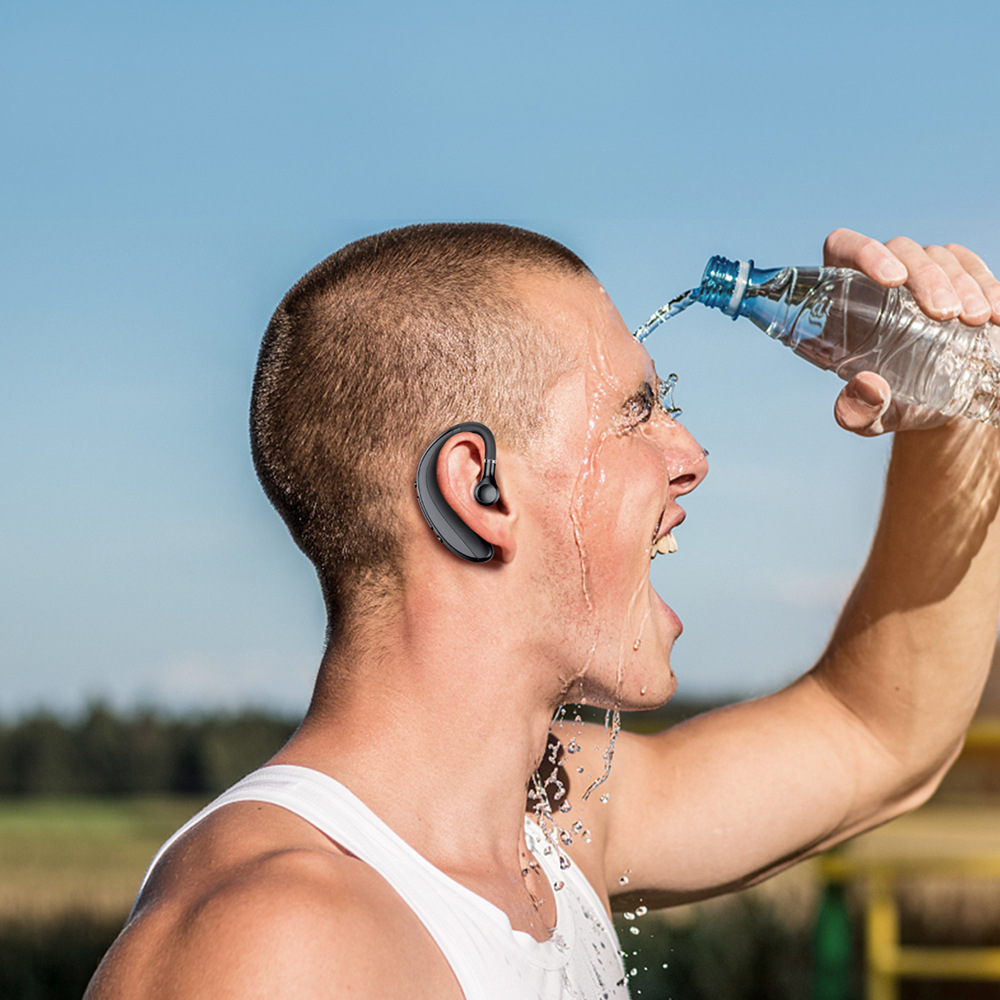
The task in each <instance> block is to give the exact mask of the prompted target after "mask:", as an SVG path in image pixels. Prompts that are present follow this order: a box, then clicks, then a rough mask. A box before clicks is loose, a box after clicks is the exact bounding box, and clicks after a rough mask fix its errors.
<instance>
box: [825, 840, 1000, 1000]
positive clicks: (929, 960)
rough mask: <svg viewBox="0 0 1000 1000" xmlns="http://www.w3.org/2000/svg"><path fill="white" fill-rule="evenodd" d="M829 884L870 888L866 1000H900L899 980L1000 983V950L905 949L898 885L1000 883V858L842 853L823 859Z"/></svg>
mask: <svg viewBox="0 0 1000 1000" xmlns="http://www.w3.org/2000/svg"><path fill="white" fill-rule="evenodd" d="M822 868H823V876H824V878H825V879H826V880H827V881H828V882H834V883H838V882H858V881H859V882H861V883H863V884H864V886H865V890H866V892H865V915H864V920H865V984H866V997H867V1000H897V997H898V993H899V980H900V979H901V978H904V977H905V978H914V979H968V980H976V981H983V982H1000V947H996V948H955V947H946V946H917V945H903V944H901V943H900V940H899V910H898V907H897V905H896V900H895V897H894V895H893V886H894V884H895V883H896V882H897V881H898V880H900V879H904V878H905V879H912V878H915V877H919V876H927V875H935V876H941V875H944V876H950V877H953V878H991V879H1000V856H997V855H991V856H987V857H964V858H946V857H941V858H897V859H892V860H889V859H885V858H879V859H877V860H876V859H869V858H852V857H851V856H850V855H849V854H845V853H842V852H839V851H834V852H831V853H830V854H827V855H825V856H824V858H823V859H822Z"/></svg>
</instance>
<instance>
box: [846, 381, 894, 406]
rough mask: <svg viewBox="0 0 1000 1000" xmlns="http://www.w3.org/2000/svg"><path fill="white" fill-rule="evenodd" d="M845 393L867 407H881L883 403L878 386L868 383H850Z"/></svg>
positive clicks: (883, 397) (883, 399) (883, 398)
mask: <svg viewBox="0 0 1000 1000" xmlns="http://www.w3.org/2000/svg"><path fill="white" fill-rule="evenodd" d="M847 391H848V392H849V393H850V394H851V395H852V396H853V397H854V398H855V399H856V400H858V401H859V402H862V403H864V404H866V405H867V406H881V405H882V404H883V403H884V402H885V396H883V395H882V393H881V392H880V391H879V388H878V386H875V385H872V384H871V383H870V382H852V383H851V384H850V385H849V386H848V388H847Z"/></svg>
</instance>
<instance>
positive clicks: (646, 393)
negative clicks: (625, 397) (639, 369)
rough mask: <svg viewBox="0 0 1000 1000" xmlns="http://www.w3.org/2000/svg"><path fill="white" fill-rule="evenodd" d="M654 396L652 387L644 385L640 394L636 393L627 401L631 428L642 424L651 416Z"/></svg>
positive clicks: (647, 384)
mask: <svg viewBox="0 0 1000 1000" xmlns="http://www.w3.org/2000/svg"><path fill="white" fill-rule="evenodd" d="M655 399H656V397H655V395H654V394H653V387H652V386H651V385H649V383H648V382H647V383H646V386H645V388H644V389H643V391H642V392H641V393H636V395H635V396H633V397H632V399H631V400H630V401H629V417H630V418H631V421H632V426H633V427H635V426H636V425H637V424H644V423H646V421H647V420H649V418H650V417H651V416H652V415H653V406H654V405H655Z"/></svg>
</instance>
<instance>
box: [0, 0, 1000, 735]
mask: <svg viewBox="0 0 1000 1000" xmlns="http://www.w3.org/2000/svg"><path fill="white" fill-rule="evenodd" d="M998 28H1000V13H998V9H997V8H996V6H995V5H993V4H988V3H985V2H984V3H962V2H959V3H953V4H950V5H948V6H947V7H941V6H940V5H933V6H932V5H930V4H922V3H905V4H904V3H884V4H877V5H864V6H862V5H861V4H857V3H841V4H838V5H835V6H832V5H824V6H819V5H815V6H813V5H799V4H791V3H771V4H767V3H764V4H757V5H753V6H751V5H748V4H739V3H732V2H721V3H715V4H702V5H695V4H684V5H681V4H669V3H629V2H620V3H617V4H599V3H594V2H588V0H577V2H575V3H572V4H570V3H564V2H536V3H533V4H528V3H522V2H508V3H504V4H502V5H493V4H465V5H462V4H458V3H433V2H432V3H425V4H421V5H407V4H401V3H396V2H370V3H368V4H365V5H359V4H351V5H347V4H340V3H329V2H328V3H312V2H296V0H292V2H285V3H282V4H280V5H278V4H265V3H255V2H241V3H239V4H237V3H230V2H225V3H223V2H215V3H211V2H209V3H198V4H195V3H190V2H178V3H174V4H172V5H169V6H167V5H161V6H159V7H155V8H154V7H151V6H150V5H139V4H125V3H86V2H85V3H73V4H70V3H67V2H44V0H43V2H32V3H30V4H28V3H26V2H18V0H15V2H12V3H9V4H8V5H7V6H6V8H5V26H4V30H3V33H2V35H0V114H2V120H0V121H2V135H3V137H4V154H3V156H2V157H0V183H2V189H0V190H2V192H3V196H2V198H0V427H2V428H3V435H2V438H0V459H2V462H3V468H4V470H5V474H4V476H3V477H2V479H0V606H2V608H3V611H2V612H0V634H2V636H3V644H2V651H0V658H2V659H0V671H2V676H3V683H2V685H0V714H2V715H8V716H9V715H13V714H17V713H19V712H21V711H25V710H29V709H32V708H34V707H37V706H39V705H48V706H52V707H55V708H58V709H61V710H72V709H74V708H76V707H79V706H80V705H82V704H83V703H84V702H85V701H86V700H87V699H88V698H93V697H105V698H108V699H110V700H112V701H114V702H115V703H117V704H120V705H131V704H135V703H137V702H147V703H148V702H157V703H163V704H166V705H169V706H171V707H175V708H187V707H205V708H213V707H216V706H236V705H242V704H248V703H250V704H265V705H269V706H273V707H280V708H282V709H288V710H297V709H300V708H302V707H304V705H305V702H306V699H307V697H308V692H309V687H310V682H311V676H312V671H313V669H314V666H315V664H316V662H317V660H318V656H319V654H320V651H321V643H322V631H323V618H322V610H321V606H320V601H319V596H318V592H317V589H316V586H315V583H314V581H313V577H312V572H311V569H310V568H309V566H308V565H307V564H306V562H305V561H304V560H303V559H302V557H301V556H300V555H299V554H298V552H297V550H296V549H294V547H293V546H292V545H291V543H290V542H289V541H287V540H286V537H285V535H284V529H283V527H282V526H281V524H280V522H279V521H278V519H277V517H276V516H275V515H273V514H272V513H271V511H270V509H269V507H268V505H267V503H266V501H265V499H264V498H263V496H262V494H261V493H260V491H259V489H258V488H257V486H256V482H255V480H254V476H253V472H252V468H251V465H250V459H249V448H248V444H247V434H246V406H247V399H248V395H249V386H250V379H251V377H252V372H253V364H254V360H255V355H256V350H257V346H258V344H259V339H260V336H261V334H262V332H263V329H264V326H265V325H266V322H267V319H268V317H269V315H270V312H271V310H272V309H273V307H274V305H275V304H276V303H277V301H278V300H279V299H280V297H281V295H282V294H283V293H284V291H285V290H286V289H287V287H288V286H289V285H290V284H291V283H292V282H293V281H294V280H295V279H296V278H297V277H298V276H299V275H300V274H301V273H303V272H304V271H305V270H306V269H307V268H309V267H310V266H311V265H312V264H314V263H315V262H317V261H318V260H319V259H321V258H322V257H324V256H326V254H328V253H330V252H331V251H332V250H334V249H336V248H337V247H338V246H340V245H342V244H343V243H344V242H346V241H348V240H350V239H353V238H355V237H357V236H359V235H362V234H365V233H368V232H372V231H375V230H378V229H384V228H387V227H389V226H392V225H398V224H402V223H408V222H417V221H426V220H431V219H496V220H501V221H508V222H516V223H518V224H521V225H526V226H529V227H531V228H535V229H539V230H541V231H543V232H546V233H548V234H549V235H552V236H554V237H556V238H557V239H560V240H562V241H564V242H566V243H567V244H568V245H570V246H571V247H572V248H573V249H575V250H576V251H577V252H579V253H580V254H581V255H582V256H583V257H584V259H585V260H587V262H588V263H589V264H590V265H591V267H592V268H593V269H594V271H595V272H596V273H597V274H598V276H599V277H600V278H601V280H602V281H603V282H604V284H605V287H607V289H608V290H609V292H610V293H611V295H612V297H613V298H614V299H615V301H616V302H617V303H618V305H619V308H620V309H621V312H622V314H623V316H624V317H625V320H626V322H627V323H629V325H631V326H636V325H638V324H639V323H640V322H642V321H643V320H644V319H645V318H646V317H647V316H648V314H649V313H651V312H652V311H653V310H654V309H655V308H657V307H658V306H659V305H661V304H662V302H664V301H665V300H666V299H667V298H669V297H671V296H673V295H674V294H676V293H677V292H679V291H681V290H683V289H685V288H687V287H690V286H691V285H692V284H693V283H694V282H695V281H696V280H697V279H698V277H699V275H700V273H701V269H702V267H703V265H704V262H705V260H706V259H707V258H708V257H709V256H710V255H711V254H713V253H723V254H726V255H727V256H731V257H740V256H743V257H746V256H749V257H753V258H755V260H756V261H757V263H758V264H761V265H763V266H768V265H771V266H773V265H778V264H784V263H800V264H806V263H813V262H817V261H818V259H819V256H820V251H821V246H822V240H823V238H824V236H825V235H826V233H827V232H828V231H829V230H830V229H832V228H834V227H835V226H838V225H846V226H850V227H852V228H856V229H860V230H862V231H865V232H869V233H871V234H872V235H875V236H878V237H880V238H888V237H890V236H894V235H897V234H900V233H905V234H907V235H912V236H913V237H914V238H916V239H918V240H920V241H922V242H946V241H949V240H957V241H959V242H964V243H967V244H968V245H970V246H972V247H973V248H974V249H976V250H978V251H979V252H980V253H981V254H982V255H983V256H984V257H985V259H986V260H987V262H992V263H993V264H994V266H996V265H997V263H1000V229H998V225H997V223H998V212H997V206H996V204H995V202H996V199H997V194H998V183H997V180H996V177H997V162H998V158H1000V149H998V145H1000V142H998V140H1000V135H998V130H997V125H996V122H997V98H998V92H1000V80H998V76H1000V74H998V71H997V68H996V61H997V60H996V55H995V41H994V40H995V38H996V37H997V35H998ZM648 346H649V348H650V350H651V352H652V354H653V356H654V358H655V359H656V361H657V366H658V368H659V369H660V371H661V372H667V371H677V372H679V373H680V385H679V388H678V401H679V403H680V404H681V405H682V406H683V407H684V410H685V414H684V419H685V420H686V421H687V422H688V424H689V426H690V427H691V428H692V429H693V431H694V432H695V433H696V435H697V436H698V437H699V439H700V440H701V441H702V443H703V444H704V445H706V446H707V447H708V448H709V449H710V451H711V453H712V472H711V474H710V476H709V478H708V480H707V481H706V482H705V484H704V485H703V486H702V487H701V489H699V490H698V492H697V493H695V494H693V495H692V496H691V497H690V498H689V499H688V503H687V504H686V506H687V508H688V511H689V517H688V521H687V522H686V523H685V525H684V526H683V528H682V529H680V531H679V532H678V540H679V543H680V552H679V553H678V554H677V555H676V556H672V557H671V558H670V559H658V560H657V561H656V564H655V567H654V570H653V572H654V578H655V580H656V582H657V584H658V587H659V589H660V591H661V593H662V594H663V595H664V597H665V598H666V600H667V601H668V603H670V604H671V605H672V606H674V607H675V608H676V609H677V611H678V612H679V614H680V615H681V618H682V619H683V620H684V622H685V625H686V631H685V634H684V636H683V637H682V639H681V640H680V643H679V644H678V647H677V651H676V655H675V658H674V664H675V669H676V670H677V672H678V675H679V677H680V685H681V688H680V690H681V693H686V694H689V695H697V696H705V695H718V694H721V693H723V692H731V693H734V694H737V695H741V696H742V695H748V694H756V693H761V692H763V691H766V690H769V689H771V688H773V687H774V686H776V685H780V684H782V683H785V682H786V681H787V680H790V679H791V678H792V677H794V676H795V675H796V674H797V673H798V672H799V671H801V670H802V669H805V668H806V667H808V666H809V665H810V664H811V662H812V660H813V659H814V658H815V656H816V655H817V654H818V653H819V652H820V650H821V648H822V645H823V643H824V641H825V639H826V637H827V635H828V634H829V631H830V628H831V627H832V623H833V621H834V618H835V615H836V611H837V608H838V607H839V603H840V602H841V601H842V599H843V597H844V596H845V593H846V590H847V588H848V587H849V586H850V583H851V580H852V578H853V575H854V574H855V573H856V572H857V570H858V568H859V567H860V564H861V561H862V559H863V557H864V552H865V550H866V546H867V543H868V540H869V538H870V534H871V530H872V526H873V522H874V518H875V515H876V511H877V505H878V494H879V486H880V481H881V476H882V472H883V469H884V465H885V461H886V443H885V442H881V441H874V442H872V441H861V440H855V439H851V438H849V437H847V436H846V435H844V434H843V433H841V432H840V431H838V430H837V428H836V427H835V426H834V425H833V422H832V420H831V418H830V410H831V406H832V401H833V398H834V396H835V394H836V391H837V387H838V383H837V381H836V379H835V378H834V377H833V376H829V375H825V374H823V373H819V372H815V371H813V370H810V369H809V368H808V367H807V366H806V365H804V364H803V363H802V362H800V361H798V360H797V359H795V358H794V357H792V356H790V355H788V356H786V354H787V352H783V351H782V350H781V349H780V348H779V347H778V346H777V345H774V344H771V343H769V342H767V340H766V338H764V337H763V336H762V335H760V334H759V333H757V332H756V331H755V330H753V328H751V327H749V326H748V325H744V324H733V323H730V322H729V321H728V320H726V319H725V318H724V317H722V316H721V315H720V314H710V313H709V312H708V311H706V310H702V309H700V308H698V307H696V308H695V309H693V310H689V312H688V313H686V314H685V316H684V317H683V318H682V319H679V320H677V321H675V323H674V324H671V326H670V327H668V328H663V329H662V330H661V331H660V332H658V333H657V334H655V335H654V336H653V337H652V338H651V339H650V341H649V342H648Z"/></svg>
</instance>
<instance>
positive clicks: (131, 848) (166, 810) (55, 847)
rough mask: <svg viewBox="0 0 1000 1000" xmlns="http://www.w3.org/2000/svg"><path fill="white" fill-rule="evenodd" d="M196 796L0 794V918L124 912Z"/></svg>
mask: <svg viewBox="0 0 1000 1000" xmlns="http://www.w3.org/2000/svg"><path fill="white" fill-rule="evenodd" d="M204 801H205V800H204V799H203V798H197V799H194V798H176V797H166V796H163V797H149V798H134V799H93V798H88V799H63V798H60V799H6V800H3V801H0V919H3V920H9V919H11V918H13V919H24V920H27V921H36V920H39V919H47V918H50V917H54V916H56V915H57V914H62V913H66V912H67V911H69V912H72V911H78V912H86V913H90V914H93V915H94V916H97V917H116V916H119V915H120V916H124V915H125V914H126V913H127V912H128V910H129V907H130V906H131V905H132V900H133V899H134V898H135V894H136V891H137V890H138V888H139V883H140V882H141V881H142V876H143V874H144V872H145V870H146V867H147V865H148V864H149V862H150V861H151V860H152V857H153V855H154V854H155V853H156V850H157V848H158V847H159V846H160V844H162V843H163V841H164V840H166V838H167V837H168V836H169V835H170V834H171V833H172V832H173V831H174V830H175V829H176V828H177V827H178V826H180V825H181V824H182V823H183V822H184V821H185V820H186V819H188V818H189V817H190V816H192V815H193V814H194V813H195V812H197V811H198V809H199V808H201V806H202V805H204Z"/></svg>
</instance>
